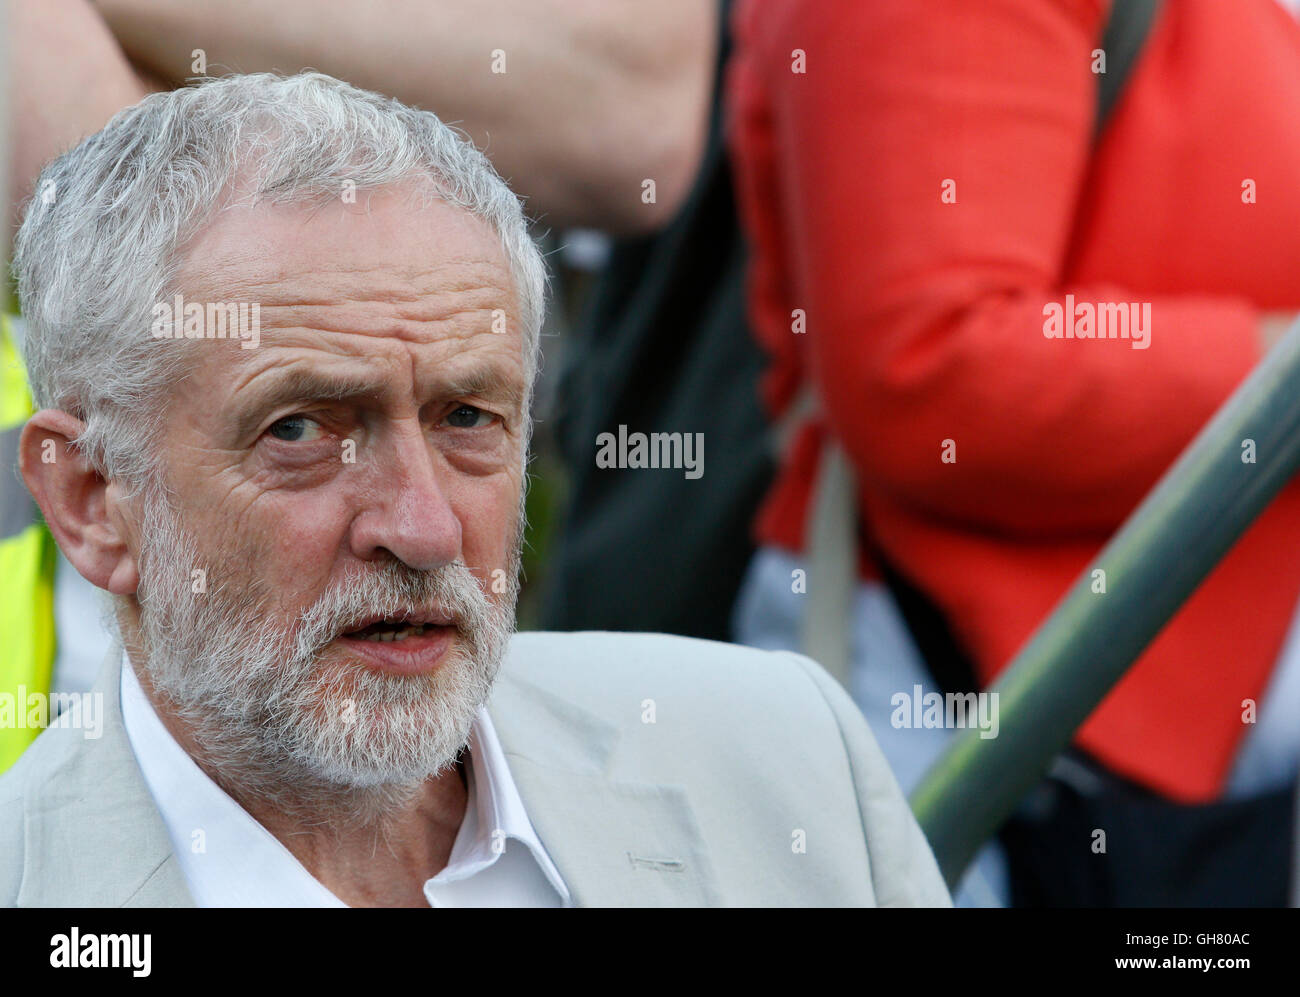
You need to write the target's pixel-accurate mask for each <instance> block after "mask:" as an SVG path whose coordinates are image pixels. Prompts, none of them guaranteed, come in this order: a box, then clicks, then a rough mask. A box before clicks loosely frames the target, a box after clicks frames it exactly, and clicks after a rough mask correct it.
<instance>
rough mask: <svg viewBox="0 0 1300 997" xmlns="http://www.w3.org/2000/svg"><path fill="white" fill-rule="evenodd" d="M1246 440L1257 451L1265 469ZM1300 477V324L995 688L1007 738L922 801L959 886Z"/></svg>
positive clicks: (972, 752) (951, 769) (959, 743)
mask: <svg viewBox="0 0 1300 997" xmlns="http://www.w3.org/2000/svg"><path fill="white" fill-rule="evenodd" d="M1085 348H1087V347H1085ZM1189 348H1191V347H1190V346H1189ZM1137 431H1139V432H1140V431H1141V430H1140V428H1139V429H1138V430H1137ZM1247 440H1252V441H1254V462H1253V463H1252V462H1249V460H1248V459H1247V458H1248V457H1249V452H1248V449H1247V444H1246V441H1247ZM1297 469H1300V323H1297V324H1295V325H1293V326H1292V327H1291V329H1290V331H1288V333H1287V334H1286V336H1284V337H1283V339H1282V340H1281V341H1280V342H1279V343H1278V344H1277V346H1276V347H1274V349H1273V350H1271V351H1270V352H1269V354H1268V355H1267V356H1266V357H1265V358H1264V360H1263V361H1262V362H1261V363H1260V364H1259V366H1258V367H1256V369H1255V370H1254V371H1253V372H1252V373H1251V374H1250V376H1249V377H1248V378H1247V379H1246V380H1245V381H1244V382H1243V383H1242V384H1241V386H1240V387H1239V388H1238V389H1237V390H1236V391H1235V392H1234V393H1233V395H1232V397H1231V398H1229V399H1228V401H1227V402H1226V403H1224V405H1223V407H1222V408H1220V409H1219V411H1218V412H1217V413H1216V414H1215V415H1214V418H1213V419H1211V420H1210V422H1209V423H1208V424H1207V425H1206V426H1205V427H1204V428H1203V429H1202V430H1201V432H1200V434H1199V435H1198V436H1197V437H1196V439H1195V440H1193V441H1192V443H1191V445H1190V446H1189V447H1188V448H1187V449H1186V450H1185V451H1184V452H1183V453H1182V455H1181V456H1180V457H1179V458H1178V460H1177V461H1176V462H1175V463H1174V465H1173V467H1171V468H1170V469H1169V471H1168V472H1167V473H1166V474H1165V475H1164V477H1163V478H1162V479H1161V480H1160V482H1159V483H1158V484H1157V485H1156V487H1155V488H1154V489H1153V490H1152V491H1151V493H1150V494H1149V495H1148V496H1147V497H1146V498H1145V499H1144V500H1143V502H1142V504H1141V505H1140V506H1139V507H1138V508H1137V510H1136V511H1135V512H1134V513H1133V515H1132V516H1130V517H1129V519H1128V521H1127V522H1126V523H1125V524H1124V525H1123V526H1122V527H1121V528H1120V530H1119V532H1118V533H1117V534H1115V536H1114V537H1113V538H1112V540H1111V541H1110V543H1109V544H1107V545H1106V547H1105V549H1103V550H1102V551H1101V553H1100V554H1098V556H1097V558H1096V560H1095V561H1094V562H1093V563H1092V564H1091V565H1089V566H1088V568H1087V569H1085V570H1084V572H1083V574H1082V575H1081V576H1080V578H1079V579H1078V581H1076V582H1075V584H1074V586H1073V587H1072V588H1071V589H1070V591H1069V592H1068V593H1066V595H1065V597H1064V598H1063V599H1062V600H1061V602H1060V603H1058V604H1057V606H1056V608H1055V610H1053V612H1052V614H1051V615H1050V616H1049V617H1048V618H1047V620H1046V621H1045V622H1044V623H1043V624H1042V625H1041V626H1040V627H1039V628H1038V630H1037V631H1036V632H1035V633H1034V635H1033V636H1032V637H1031V638H1030V639H1029V641H1028V643H1027V644H1026V645H1025V646H1024V647H1023V648H1022V649H1021V651H1020V652H1019V653H1018V654H1017V655H1016V657H1015V658H1014V660H1013V661H1012V662H1011V664H1010V665H1009V666H1008V668H1007V670H1006V671H1005V672H1003V674H1002V675H1001V676H1000V677H999V679H998V680H997V682H995V683H994V684H993V685H992V686H990V688H989V690H988V691H989V692H996V693H997V694H998V696H999V699H998V709H999V724H1000V725H999V733H998V736H997V737H995V738H992V739H981V738H980V736H979V735H980V731H979V729H978V728H974V727H970V728H966V729H964V730H962V731H960V732H958V734H957V736H956V737H954V738H953V741H952V743H951V744H950V745H949V747H948V749H947V750H946V751H945V753H944V754H943V756H942V757H941V758H940V759H939V760H938V761H937V762H936V763H935V764H934V766H933V767H932V768H931V769H930V771H929V772H927V773H926V776H925V778H924V779H923V780H922V782H921V784H920V785H919V786H917V788H916V790H915V791H914V792H913V794H912V807H913V810H914V811H915V813H916V817H917V820H918V822H919V823H920V825H921V828H922V829H923V830H924V831H925V834H926V836H927V838H928V839H929V841H930V845H931V847H932V848H933V849H934V853H935V857H936V858H937V859H938V862H939V867H940V869H942V871H943V874H944V878H945V879H946V880H947V881H948V884H949V885H950V886H952V885H954V884H955V883H956V882H957V881H958V880H959V879H960V877H961V874H962V873H963V872H964V871H965V869H966V866H967V865H968V864H969V863H970V861H971V859H972V858H973V857H974V856H975V853H976V852H977V851H978V850H979V848H980V846H981V845H982V844H983V843H984V842H985V841H986V840H988V839H989V838H990V837H991V836H992V835H993V834H994V833H995V832H996V831H997V829H998V827H999V826H1000V825H1001V824H1002V822H1003V821H1004V820H1005V819H1006V818H1007V817H1009V816H1010V815H1011V813H1012V811H1014V809H1015V808H1016V806H1017V804H1018V803H1019V801H1020V800H1021V799H1022V798H1023V797H1024V796H1025V794H1026V793H1027V792H1028V791H1029V790H1030V789H1031V788H1032V787H1033V786H1034V784H1035V783H1037V782H1038V780H1039V779H1040V778H1042V776H1043V774H1044V773H1045V772H1046V771H1047V769H1048V767H1049V766H1050V765H1051V763H1052V760H1053V759H1054V758H1055V757H1056V756H1057V755H1058V754H1059V753H1060V752H1061V750H1062V749H1063V748H1065V747H1066V745H1067V744H1068V743H1069V742H1070V740H1071V738H1072V737H1073V735H1074V732H1075V730H1076V729H1077V728H1078V727H1079V725H1080V724H1082V723H1083V721H1084V720H1085V719H1087V717H1088V714H1090V713H1091V712H1092V711H1093V709H1094V708H1095V707H1096V706H1097V704H1098V703H1099V702H1101V700H1102V699H1103V698H1104V697H1105V695H1106V693H1107V692H1109V691H1110V689H1111V688H1112V687H1113V686H1114V685H1115V683H1116V682H1118V681H1119V680H1120V678H1122V677H1123V675H1124V673H1125V672H1126V671H1127V670H1128V668H1129V666H1130V665H1131V664H1132V663H1133V662H1134V661H1136V660H1137V658H1138V656H1139V655H1140V654H1141V653H1142V651H1143V650H1144V649H1145V648H1146V646H1147V645H1148V644H1149V643H1150V642H1151V641H1152V640H1153V639H1154V638H1155V636H1156V634H1158V633H1159V632H1160V629H1161V628H1162V627H1163V626H1164V625H1165V624H1166V623H1167V622H1168V621H1169V619H1170V618H1171V617H1172V616H1173V615H1174V613H1175V612H1177V610H1178V608H1179V607H1180V606H1181V605H1182V604H1183V603H1184V602H1185V601H1186V600H1187V598H1188V597H1189V596H1190V595H1191V594H1192V592H1194V591H1195V590H1196V587H1197V586H1198V585H1199V584H1200V583H1201V581H1202V580H1204V578H1205V576H1206V575H1208V574H1209V573H1210V571H1211V570H1212V569H1213V568H1214V566H1215V565H1216V564H1218V562H1219V560H1220V559H1221V558H1222V557H1223V556H1224V555H1225V554H1226V553H1227V552H1228V550H1229V548H1231V547H1232V545H1233V544H1234V543H1235V542H1236V541H1237V539H1238V538H1239V537H1240V536H1241V535H1242V533H1244V532H1245V530H1246V528H1247V527H1248V526H1250V524H1251V523H1252V522H1253V521H1254V519H1255V517H1256V516H1258V515H1259V514H1260V513H1261V512H1262V511H1263V510H1264V508H1265V507H1266V506H1267V505H1268V503H1269V502H1270V501H1271V500H1272V499H1273V497H1274V496H1275V495H1277V493H1278V492H1279V491H1281V490H1282V488H1283V486H1285V485H1286V484H1287V482H1288V481H1289V480H1290V479H1291V477H1292V475H1293V474H1294V473H1295V472H1296V470H1297ZM1297 547H1298V548H1300V538H1297ZM1297 556H1300V549H1298V550H1297ZM1096 569H1101V570H1103V571H1105V573H1106V574H1105V581H1106V586H1105V587H1106V591H1105V593H1104V594H1099V593H1096V592H1094V591H1093V587H1094V586H1093V572H1094V571H1095V570H1096ZM1260 581H1261V584H1268V582H1267V580H1266V579H1261V580H1260ZM1224 625H1225V626H1228V625H1229V621H1227V620H1225V621H1224Z"/></svg>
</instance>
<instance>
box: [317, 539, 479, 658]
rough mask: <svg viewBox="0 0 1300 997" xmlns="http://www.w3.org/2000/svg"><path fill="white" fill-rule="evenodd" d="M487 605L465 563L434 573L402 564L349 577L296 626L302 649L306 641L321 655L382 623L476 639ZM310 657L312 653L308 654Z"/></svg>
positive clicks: (321, 598) (326, 595)
mask: <svg viewBox="0 0 1300 997" xmlns="http://www.w3.org/2000/svg"><path fill="white" fill-rule="evenodd" d="M489 606H490V604H489V600H488V597H487V595H486V594H485V593H484V592H483V589H482V588H481V587H480V586H479V583H478V580H477V578H476V577H475V576H474V574H473V572H471V571H470V569H469V567H468V566H467V565H466V564H465V563H464V562H463V561H454V562H452V563H450V564H446V565H443V566H441V567H439V568H435V569H432V570H428V571H425V570H419V569H416V568H411V567H409V566H408V565H405V564H401V563H398V562H394V563H389V564H386V565H383V566H381V567H378V568H371V569H368V570H367V571H366V572H365V573H364V574H357V575H352V576H349V577H348V578H346V579H344V580H343V581H341V582H339V583H337V584H336V585H334V586H333V587H332V588H331V589H330V590H329V591H327V592H326V593H325V594H324V595H323V596H321V597H320V598H319V599H317V601H316V602H315V603H314V604H313V605H312V606H311V607H309V608H308V609H307V610H305V611H304V612H303V613H302V614H301V616H300V617H299V620H298V627H297V628H296V629H297V631H298V637H299V648H300V650H304V651H305V650H307V648H304V647H303V646H302V640H303V639H304V638H305V639H306V640H307V641H308V643H309V645H310V646H311V650H312V651H314V652H319V651H322V650H324V649H325V648H326V647H328V646H329V645H330V644H331V643H333V642H334V641H335V640H338V639H339V638H340V637H343V636H344V635H346V634H351V633H355V632H356V631H358V630H361V629H364V628H365V627H367V626H370V625H371V624H373V623H376V622H380V621H385V620H387V621H394V622H410V623H430V624H433V625H439V626H452V627H455V629H456V632H457V634H458V635H460V636H461V637H466V638H472V637H473V636H475V635H476V634H477V632H478V631H479V630H480V629H481V627H482V625H483V623H484V622H485V621H484V614H485V613H486V612H487V611H488V609H489ZM309 653H310V652H309Z"/></svg>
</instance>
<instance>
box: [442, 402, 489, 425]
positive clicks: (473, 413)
mask: <svg viewBox="0 0 1300 997" xmlns="http://www.w3.org/2000/svg"><path fill="white" fill-rule="evenodd" d="M492 419H493V416H492V413H490V412H484V411H483V410H482V409H481V408H475V407H474V406H473V405H462V406H460V407H459V408H457V409H456V410H455V411H453V412H452V413H451V415H449V416H447V422H448V424H449V425H451V426H454V427H455V428H457V429H478V428H479V427H480V426H486V425H487V424H488V423H490V422H491V421H492Z"/></svg>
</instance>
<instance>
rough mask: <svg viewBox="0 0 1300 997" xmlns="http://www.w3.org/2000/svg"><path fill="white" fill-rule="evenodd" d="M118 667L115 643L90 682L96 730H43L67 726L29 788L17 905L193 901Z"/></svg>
mask: <svg viewBox="0 0 1300 997" xmlns="http://www.w3.org/2000/svg"><path fill="white" fill-rule="evenodd" d="M121 676H122V652H121V650H120V649H119V648H114V649H113V650H111V651H110V652H109V657H108V659H107V660H106V661H105V664H104V667H103V668H102V669H101V670H100V673H99V678H98V679H97V680H96V682H95V685H94V687H93V688H92V690H91V692H92V694H93V695H98V696H102V702H103V711H104V714H103V715H104V725H103V733H102V734H101V736H100V737H99V738H98V739H96V740H85V739H84V738H83V736H82V733H81V732H80V731H76V730H57V731H48V732H46V733H45V734H43V735H42V736H43V737H50V736H52V735H55V734H59V735H64V736H65V738H66V740H65V741H64V744H63V745H60V748H59V749H60V750H63V751H64V757H63V759H62V760H61V761H60V762H58V763H56V764H55V765H54V766H53V767H52V768H51V769H50V770H49V772H48V774H47V775H46V780H45V785H44V786H42V787H41V792H40V793H39V794H31V795H29V796H28V797H27V800H28V803H27V810H26V813H25V816H24V823H25V831H24V834H25V838H26V840H25V842H24V849H25V854H26V856H27V866H26V869H25V871H24V876H23V882H22V885H21V887H20V888H19V892H18V906H20V907H192V906H194V901H193V900H192V898H191V897H190V895H189V891H188V889H187V888H186V886H185V877H184V876H183V875H182V873H181V870H180V865H179V863H177V861H176V858H175V856H174V855H173V854H172V846H171V840H170V839H169V838H168V836H167V828H166V826H165V825H164V824H163V820H162V816H161V815H160V814H159V813H158V809H157V807H156V806H155V805H154V801H153V797H152V796H151V795H150V794H149V788H148V787H147V786H146V785H145V782H144V776H143V775H142V774H141V772H140V768H139V766H138V765H137V764H136V761H135V754H134V753H133V752H132V750H131V744H130V741H129V740H128V739H127V735H126V728H125V727H124V726H123V724H122V704H121V695H120V693H121ZM78 742H80V743H78Z"/></svg>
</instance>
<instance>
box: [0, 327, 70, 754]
mask: <svg viewBox="0 0 1300 997" xmlns="http://www.w3.org/2000/svg"><path fill="white" fill-rule="evenodd" d="M31 414H32V396H31V392H30V391H29V390H28V388H27V373H26V370H25V369H24V367H23V364H22V360H21V359H19V356H18V350H17V348H16V347H15V345H14V341H13V337H12V335H11V332H10V329H9V322H8V320H7V319H6V318H5V316H4V315H0V772H3V771H4V770H5V769H7V768H9V766H10V765H12V764H13V763H14V762H15V761H17V759H18V756H19V755H21V754H22V753H23V751H24V750H26V748H27V745H29V744H31V742H32V741H33V740H34V739H35V737H36V735H37V734H39V733H40V732H41V730H40V726H39V725H40V722H41V721H42V720H43V719H45V718H46V717H47V716H48V713H47V712H46V711H40V712H39V713H35V712H33V713H31V714H30V715H29V711H28V695H29V694H31V693H36V694H37V695H39V696H46V695H48V694H49V691H50V680H51V677H52V675H53V672H54V562H55V557H56V551H55V547H54V538H53V537H52V536H51V535H50V531H49V529H47V528H46V526H45V523H44V522H43V521H42V520H41V517H40V515H39V513H38V511H37V508H36V503H35V502H33V501H32V497H31V495H30V494H29V493H28V491H27V488H26V486H25V485H24V484H23V481H22V478H21V477H19V475H18V435H19V433H21V432H22V429H23V424H24V423H26V422H27V418H28V417H29V416H30V415H31ZM46 703H47V705H48V700H46ZM29 720H30V721H34V723H33V722H29Z"/></svg>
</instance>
